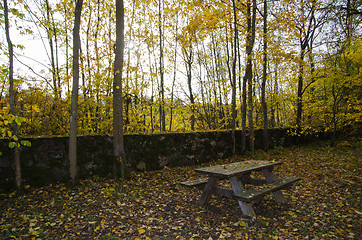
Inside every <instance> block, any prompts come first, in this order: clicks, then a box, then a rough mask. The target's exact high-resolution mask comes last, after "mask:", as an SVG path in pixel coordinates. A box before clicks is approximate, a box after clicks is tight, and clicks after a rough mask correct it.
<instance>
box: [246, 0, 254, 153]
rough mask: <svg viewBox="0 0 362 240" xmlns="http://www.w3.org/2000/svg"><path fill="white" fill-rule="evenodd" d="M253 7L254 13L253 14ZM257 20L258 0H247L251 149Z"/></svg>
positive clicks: (251, 146) (251, 148) (247, 79)
mask: <svg viewBox="0 0 362 240" xmlns="http://www.w3.org/2000/svg"><path fill="white" fill-rule="evenodd" d="M251 8H252V9H253V15H251ZM255 20H256V0H253V6H251V2H250V0H248V2H247V30H248V31H247V40H246V42H247V43H246V56H247V63H246V69H245V76H244V78H245V79H244V81H245V82H247V83H248V123H249V141H250V142H249V144H250V150H251V151H254V124H253V66H252V61H251V59H252V51H253V47H254V41H255Z"/></svg>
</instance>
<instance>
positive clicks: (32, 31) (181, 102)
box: [0, 0, 362, 137]
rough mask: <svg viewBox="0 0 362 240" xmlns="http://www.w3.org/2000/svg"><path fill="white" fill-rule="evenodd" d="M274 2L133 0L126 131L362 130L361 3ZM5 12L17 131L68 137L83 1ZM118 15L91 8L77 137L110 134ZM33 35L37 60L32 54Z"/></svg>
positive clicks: (5, 114) (4, 117)
mask: <svg viewBox="0 0 362 240" xmlns="http://www.w3.org/2000/svg"><path fill="white" fill-rule="evenodd" d="M266 2H267V4H264V1H261V0H260V1H251V0H241V1H223V0H222V1H219V0H217V1H197V0H192V1H176V0H158V1H156V0H143V1H140V0H133V1H126V2H125V3H124V4H125V5H124V19H125V26H124V38H125V48H124V61H123V70H122V76H123V89H122V90H123V93H122V99H123V101H122V102H123V106H122V109H123V110H122V112H123V119H124V124H123V130H124V132H125V133H156V132H164V131H191V130H215V129H231V128H242V126H243V124H245V126H249V128H251V127H253V128H255V127H256V128H262V127H263V126H264V127H265V126H267V127H290V126H297V125H298V127H300V128H301V129H318V130H321V129H323V130H325V129H326V130H328V129H338V128H341V127H343V126H345V125H359V124H360V123H361V108H362V107H361V106H362V104H361V101H362V100H361V96H362V90H361V87H362V81H361V69H362V52H361V49H362V48H361V44H362V40H361V15H362V8H361V6H362V2H361V1H360V0H338V1H337V0H298V1H284V0H280V1H265V3H266ZM8 5H9V25H10V27H9V30H10V35H11V36H12V40H13V46H14V63H15V66H16V67H15V69H14V86H13V90H14V102H15V108H16V112H17V119H18V120H19V122H21V124H19V134H20V135H22V136H40V135H66V134H69V132H68V131H69V128H68V119H69V116H70V102H71V101H70V99H71V86H72V76H73V72H72V67H73V65H72V64H73V63H72V61H71V59H72V57H73V56H72V44H71V43H72V38H73V36H72V27H73V25H74V12H75V11H74V10H75V3H74V1H69V0H57V1H50V0H38V1H29V0H14V1H12V2H10V3H8ZM1 8H2V10H3V9H4V6H1ZM264 8H265V9H264ZM115 9H116V7H115V2H114V1H106V0H88V1H84V3H83V10H82V19H81V25H80V61H79V72H80V78H79V79H80V81H79V97H78V121H79V124H78V133H79V134H112V131H113V108H112V104H113V99H112V94H113V91H114V90H113V73H114V72H113V71H114V69H113V63H114V61H113V60H114V55H115V43H116V31H115V30H116V24H115V21H116V17H115V16H116V11H115ZM266 14H267V16H268V17H267V18H265V19H264V16H265V15H266ZM0 17H1V21H2V25H3V23H4V15H3V14H1V16H0ZM254 18H255V19H254ZM254 20H255V23H253V22H254ZM264 25H265V26H266V27H265V28H264ZM3 30H4V28H2V29H1V31H3ZM251 37H253V38H255V40H253V45H250V44H251V42H250V40H251ZM24 39H25V40H24ZM30 39H38V42H39V45H36V46H37V47H38V46H40V47H39V49H37V52H38V54H39V56H38V55H37V54H34V51H32V53H31V54H29V52H30V50H33V49H31V48H32V47H31V46H30V45H29V44H28V43H29V42H28V41H30ZM0 41H1V42H0V49H1V52H0V54H1V57H0V59H1V63H0V65H1V66H0V70H1V71H0V106H1V107H0V131H1V132H0V133H1V137H12V133H10V127H11V123H12V119H11V118H13V117H12V116H11V114H10V105H9V103H10V101H9V98H10V96H9V94H8V91H7V89H8V88H9V81H8V78H9V72H8V70H7V69H8V66H9V56H8V45H7V43H6V41H5V39H4V38H1V39H0ZM264 46H267V47H264ZM42 51H44V52H45V54H44V55H45V59H46V60H44V61H43V60H40V59H41V58H40V54H41V52H42ZM40 61H41V62H40ZM248 66H249V67H252V71H249V70H248V71H246V70H247V69H248ZM246 76H247V78H246ZM244 81H247V84H248V85H247V87H245V86H246V85H243V84H244ZM245 84H246V83H245ZM263 109H264V110H263ZM244 111H247V113H248V118H246V115H245V116H244V117H243V114H244V113H243V112H244ZM233 113H234V114H233ZM20 120H21V121H20ZM264 123H266V125H264ZM246 124H247V125H246ZM250 124H252V125H250Z"/></svg>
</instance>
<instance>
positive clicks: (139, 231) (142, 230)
mask: <svg viewBox="0 0 362 240" xmlns="http://www.w3.org/2000/svg"><path fill="white" fill-rule="evenodd" d="M145 232H146V230H144V229H143V228H140V229H138V233H139V235H141V234H144V233H145Z"/></svg>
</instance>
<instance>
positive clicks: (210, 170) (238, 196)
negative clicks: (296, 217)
mask: <svg viewBox="0 0 362 240" xmlns="http://www.w3.org/2000/svg"><path fill="white" fill-rule="evenodd" d="M281 164H282V163H281V162H274V161H257V160H251V161H244V162H236V163H230V164H224V165H217V166H210V167H205V168H199V169H195V171H196V172H198V173H201V174H204V175H207V176H208V177H206V178H201V179H196V180H189V181H185V182H181V185H183V186H186V187H197V188H200V189H203V192H202V194H201V197H200V199H199V201H198V203H199V204H200V205H205V204H207V202H208V201H209V199H210V197H211V196H212V194H215V195H220V196H224V197H228V198H232V199H235V200H237V201H238V203H239V206H240V208H241V211H242V213H243V214H244V215H246V216H250V217H253V218H254V217H255V216H256V215H255V212H254V209H253V206H252V203H253V202H257V201H259V200H260V199H261V198H262V197H264V196H265V195H266V194H269V193H273V195H274V199H275V200H276V201H277V202H278V203H285V202H286V200H285V198H284V196H283V193H282V191H281V189H283V188H286V187H288V186H290V185H291V184H292V183H294V182H296V181H298V180H300V179H299V178H298V177H285V178H281V179H277V178H276V176H275V175H274V174H273V169H274V166H277V165H281ZM253 172H262V176H263V177H262V178H253V177H252V176H251V175H252V173H253ZM221 180H228V181H229V183H230V185H231V189H228V188H223V187H219V186H218V185H219V182H220V181H221ZM246 186H252V187H246ZM254 186H258V187H254Z"/></svg>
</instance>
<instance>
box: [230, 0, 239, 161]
mask: <svg viewBox="0 0 362 240" xmlns="http://www.w3.org/2000/svg"><path fill="white" fill-rule="evenodd" d="M232 2H233V12H234V49H233V50H234V54H233V55H234V58H233V65H232V100H231V102H232V123H231V128H232V134H231V135H232V141H233V155H235V154H236V136H235V128H236V124H235V122H236V59H237V58H236V56H237V42H238V41H237V38H238V28H237V24H236V18H237V16H236V6H235V0H232Z"/></svg>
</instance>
